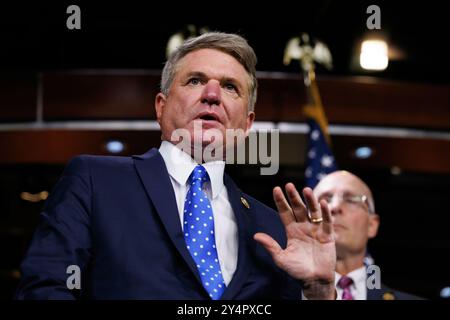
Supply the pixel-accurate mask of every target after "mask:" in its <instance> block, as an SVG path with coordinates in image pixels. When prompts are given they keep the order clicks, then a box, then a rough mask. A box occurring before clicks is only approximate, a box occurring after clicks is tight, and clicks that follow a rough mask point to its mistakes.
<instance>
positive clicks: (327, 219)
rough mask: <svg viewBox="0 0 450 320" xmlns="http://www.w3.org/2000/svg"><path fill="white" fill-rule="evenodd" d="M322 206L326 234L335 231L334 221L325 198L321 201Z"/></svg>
mask: <svg viewBox="0 0 450 320" xmlns="http://www.w3.org/2000/svg"><path fill="white" fill-rule="evenodd" d="M319 204H320V208H321V210H322V217H323V223H322V228H323V231H324V232H325V233H326V234H332V233H333V221H332V220H331V211H330V208H328V203H327V202H326V201H325V200H322V201H320V203H319Z"/></svg>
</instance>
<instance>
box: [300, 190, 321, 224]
mask: <svg viewBox="0 0 450 320" xmlns="http://www.w3.org/2000/svg"><path fill="white" fill-rule="evenodd" d="M303 195H304V196H305V201H306V204H307V206H308V211H309V215H310V217H311V219H319V218H321V217H322V214H321V213H320V206H319V203H318V202H317V199H316V197H315V196H314V194H313V191H312V190H311V188H308V187H306V188H304V189H303Z"/></svg>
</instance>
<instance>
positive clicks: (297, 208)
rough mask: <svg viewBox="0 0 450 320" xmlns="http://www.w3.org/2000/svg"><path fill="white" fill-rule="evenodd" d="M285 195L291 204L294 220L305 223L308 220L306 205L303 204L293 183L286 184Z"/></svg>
mask: <svg viewBox="0 0 450 320" xmlns="http://www.w3.org/2000/svg"><path fill="white" fill-rule="evenodd" d="M286 193H287V195H288V199H289V202H290V203H291V206H292V212H293V214H294V217H295V220H297V221H298V222H305V221H306V220H307V218H308V216H307V214H308V210H307V209H306V205H305V204H304V203H303V201H302V198H301V197H300V194H299V193H298V191H297V188H296V187H295V185H294V184H293V183H288V184H286Z"/></svg>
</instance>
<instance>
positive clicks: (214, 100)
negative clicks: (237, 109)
mask: <svg viewBox="0 0 450 320" xmlns="http://www.w3.org/2000/svg"><path fill="white" fill-rule="evenodd" d="M201 102H202V103H206V104H209V105H213V104H215V105H220V83H219V82H218V81H217V80H210V81H208V82H207V83H206V85H205V87H204V88H203V92H202V97H201Z"/></svg>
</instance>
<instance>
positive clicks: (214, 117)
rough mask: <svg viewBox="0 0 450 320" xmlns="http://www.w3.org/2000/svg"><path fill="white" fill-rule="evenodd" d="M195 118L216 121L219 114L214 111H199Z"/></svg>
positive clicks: (218, 120)
mask: <svg viewBox="0 0 450 320" xmlns="http://www.w3.org/2000/svg"><path fill="white" fill-rule="evenodd" d="M195 120H203V121H217V122H220V119H219V116H218V115H217V114H215V113H209V112H202V113H200V114H199V115H198V116H197V117H196V118H195Z"/></svg>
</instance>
